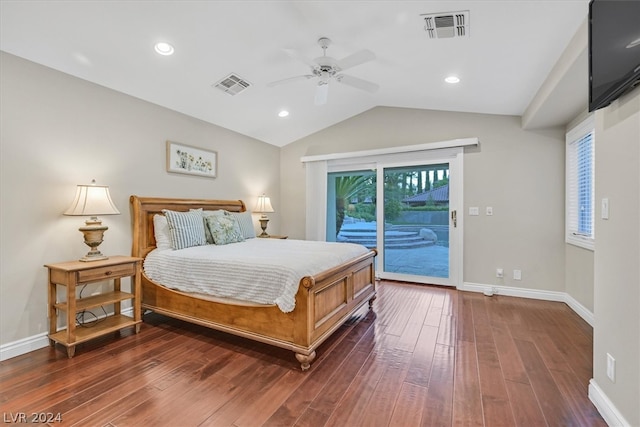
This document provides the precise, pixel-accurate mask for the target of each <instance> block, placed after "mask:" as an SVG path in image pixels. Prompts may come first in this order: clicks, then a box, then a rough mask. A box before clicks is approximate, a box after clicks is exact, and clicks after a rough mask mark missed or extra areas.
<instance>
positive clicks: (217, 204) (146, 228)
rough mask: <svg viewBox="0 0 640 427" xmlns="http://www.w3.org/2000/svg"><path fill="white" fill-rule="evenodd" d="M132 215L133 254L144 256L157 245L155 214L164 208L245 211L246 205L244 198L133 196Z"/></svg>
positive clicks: (130, 199)
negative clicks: (154, 223) (214, 198)
mask: <svg viewBox="0 0 640 427" xmlns="http://www.w3.org/2000/svg"><path fill="white" fill-rule="evenodd" d="M129 202H130V204H131V215H132V220H133V243H132V249H131V255H132V256H135V257H141V258H144V257H145V256H147V254H148V253H149V252H151V251H152V250H153V249H155V247H156V239H155V235H154V233H153V216H154V215H155V214H162V210H163V209H169V210H172V211H188V210H189V209H199V208H202V209H204V210H212V211H213V210H218V209H224V210H227V211H229V212H244V211H246V210H247V209H246V206H245V204H244V202H243V201H242V200H205V199H165V198H159V197H139V196H131V197H130V198H129Z"/></svg>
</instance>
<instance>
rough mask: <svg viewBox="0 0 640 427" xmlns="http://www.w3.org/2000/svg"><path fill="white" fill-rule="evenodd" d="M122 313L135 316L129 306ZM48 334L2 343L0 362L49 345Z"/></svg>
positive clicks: (43, 333) (0, 346)
mask: <svg viewBox="0 0 640 427" xmlns="http://www.w3.org/2000/svg"><path fill="white" fill-rule="evenodd" d="M122 314H126V315H128V316H133V308H132V307H128V308H124V309H122ZM100 317H104V315H102V316H99V318H100ZM47 335H48V333H47V332H42V333H39V334H37V335H33V336H31V337H27V338H23V339H21V340H17V341H13V342H10V343H7V344H3V345H0V362H1V361H3V360H7V359H11V358H12V357H16V356H21V355H23V354H26V353H29V352H30V351H34V350H39V349H41V348H44V347H47V346H48V345H49V338H48V337H47Z"/></svg>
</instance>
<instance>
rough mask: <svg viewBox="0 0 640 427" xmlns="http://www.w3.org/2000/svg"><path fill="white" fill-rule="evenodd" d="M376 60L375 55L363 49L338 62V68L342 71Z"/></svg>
mask: <svg viewBox="0 0 640 427" xmlns="http://www.w3.org/2000/svg"><path fill="white" fill-rule="evenodd" d="M374 59H376V54H375V53H373V52H371V51H370V50H367V49H364V50H361V51H359V52H356V53H353V54H351V55H349V56H347V57H344V58H342V59H341V60H339V61H338V64H337V65H338V68H340V70H342V71H344V70H347V69H349V68H351V67H355V66H356V65H360V64H364V63H365V62H369V61H373V60H374Z"/></svg>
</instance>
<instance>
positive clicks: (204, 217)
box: [189, 209, 227, 245]
mask: <svg viewBox="0 0 640 427" xmlns="http://www.w3.org/2000/svg"><path fill="white" fill-rule="evenodd" d="M189 212H198V214H200V215H201V216H202V224H203V225H204V237H205V238H206V240H207V243H208V244H210V245H213V243H214V241H213V236H212V235H211V232H210V231H209V227H207V217H209V216H223V215H225V214H226V213H227V211H225V210H223V209H218V210H216V211H205V210H202V209H191V210H190V211H189Z"/></svg>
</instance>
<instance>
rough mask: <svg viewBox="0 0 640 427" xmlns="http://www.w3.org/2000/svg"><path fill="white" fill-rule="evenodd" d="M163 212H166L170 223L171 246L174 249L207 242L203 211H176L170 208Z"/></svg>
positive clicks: (165, 214)
mask: <svg viewBox="0 0 640 427" xmlns="http://www.w3.org/2000/svg"><path fill="white" fill-rule="evenodd" d="M162 213H164V216H165V217H166V218H167V223H168V224H169V233H170V235H171V247H172V248H173V249H184V248H190V247H191V246H200V245H205V244H206V243H207V240H206V238H205V234H204V223H203V221H202V214H201V213H199V212H176V211H170V210H168V209H163V210H162Z"/></svg>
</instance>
